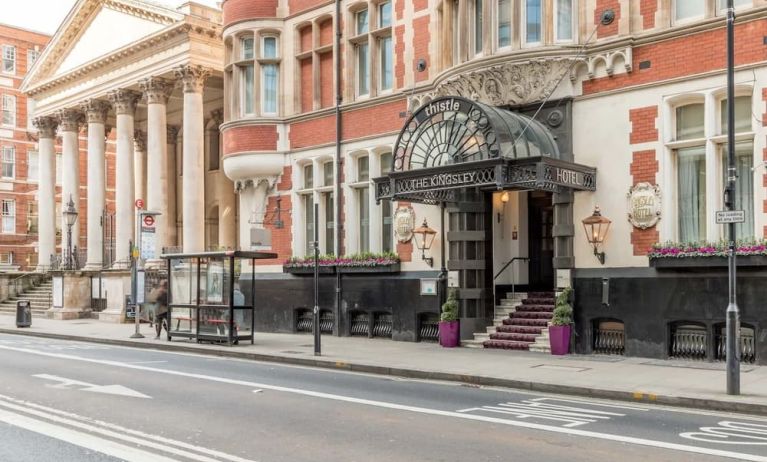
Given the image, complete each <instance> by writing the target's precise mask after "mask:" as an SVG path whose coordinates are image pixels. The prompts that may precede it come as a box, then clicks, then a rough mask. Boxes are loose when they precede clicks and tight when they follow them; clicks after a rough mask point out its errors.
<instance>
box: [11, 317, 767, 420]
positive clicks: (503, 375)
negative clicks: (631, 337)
mask: <svg viewBox="0 0 767 462" xmlns="http://www.w3.org/2000/svg"><path fill="white" fill-rule="evenodd" d="M141 330H142V332H143V334H144V335H145V336H146V338H144V339H131V338H130V335H131V334H132V333H133V332H134V331H135V327H134V326H133V325H132V324H113V323H105V322H101V321H98V320H92V319H79V320H73V321H57V320H52V319H44V318H34V319H33V321H32V326H31V327H29V328H17V327H16V326H15V317H13V316H9V315H0V332H1V333H7V334H18V335H32V336H40V337H48V338H58V339H65V340H77V341H86V342H96V343H103V344H111V345H122V346H132V347H139V348H155V349H163V350H170V351H178V352H189V353H199V354H208V355H217V356H227V357H234V358H241V359H252V360H261V361H273V362H280V363H286V364H296V365H305V366H314V367H324V368H334V369H345V370H352V371H359V372H367V373H374V374H386V375H396V376H402V377H411V378H419V379H427V380H448V381H459V382H464V383H468V384H476V385H486V386H500V387H509V388H516V389H524V390H531V391H545V392H553V393H564V394H572V395H579V396H590V397H598V398H609V399H620V400H627V401H635V402H644V403H657V404H667V405H675V406H686V407H694V408H701V409H709V410H722V411H732V412H746V413H751V414H760V415H767V367H764V366H753V365H746V364H744V365H742V366H741V395H739V396H730V395H727V394H726V392H725V390H726V375H725V365H724V364H723V363H704V362H685V361H675V360H668V361H664V360H656V359H648V358H625V357H620V356H603V355H588V356H584V355H567V356H553V355H549V354H545V353H532V352H522V351H506V350H482V349H472V348H442V347H440V346H439V345H437V344H435V343H426V342H423V343H412V342H394V341H391V340H386V339H368V338H360V337H333V336H330V335H323V336H322V355H321V356H314V354H313V352H314V344H313V337H312V336H311V335H310V334H274V333H259V332H257V333H256V340H255V344H254V345H251V344H250V343H249V342H245V343H240V344H239V345H236V346H227V345H211V344H204V343H203V344H198V343H196V342H194V341H190V340H186V339H174V340H173V341H171V342H168V341H167V340H165V337H164V336H163V337H162V338H161V339H159V340H155V339H154V331H153V329H151V328H150V327H149V325H147V324H142V326H141Z"/></svg>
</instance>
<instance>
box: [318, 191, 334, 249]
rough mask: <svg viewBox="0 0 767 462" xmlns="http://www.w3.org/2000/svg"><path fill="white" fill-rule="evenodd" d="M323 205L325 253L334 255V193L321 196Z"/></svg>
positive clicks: (325, 193)
mask: <svg viewBox="0 0 767 462" xmlns="http://www.w3.org/2000/svg"><path fill="white" fill-rule="evenodd" d="M321 197H322V203H323V205H324V206H325V207H324V209H325V220H324V224H323V226H324V227H325V249H324V250H325V253H334V250H333V249H334V246H333V236H334V234H335V233H334V229H335V226H334V222H333V211H334V203H333V193H332V192H324V193H322V195H321Z"/></svg>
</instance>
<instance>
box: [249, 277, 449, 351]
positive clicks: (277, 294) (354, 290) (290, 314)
mask: <svg viewBox="0 0 767 462" xmlns="http://www.w3.org/2000/svg"><path fill="white" fill-rule="evenodd" d="M437 276H438V272H433V273H432V272H410V273H400V274H385V273H384V274H344V275H343V276H342V279H341V285H342V292H341V297H342V303H341V309H340V313H339V312H338V310H337V305H336V276H335V275H322V276H321V277H320V304H319V306H320V310H322V311H324V310H329V311H331V312H333V313H334V318H335V325H336V328H335V331H336V334H337V335H340V336H348V335H350V332H349V327H350V323H351V314H353V313H362V312H364V313H368V314H369V315H370V316H371V318H372V316H373V315H374V314H377V313H378V314H381V313H385V314H391V315H392V339H393V340H400V341H410V342H414V341H418V340H419V338H418V319H419V316H422V315H424V314H432V315H433V316H436V315H438V313H439V306H438V305H439V303H438V301H437V297H436V296H434V295H421V293H420V292H421V283H420V279H421V278H437ZM241 281H242V282H241V283H240V284H241V286H244V288H243V292H244V293H245V296H246V297H249V296H250V275H249V274H245V275H243V277H242V279H241ZM245 281H247V282H245ZM255 287H256V305H255V320H256V332H257V333H258V332H281V333H292V332H295V331H296V314H297V312H298V311H299V310H305V309H309V310H311V309H312V308H313V307H314V281H313V278H312V276H311V275H306V276H304V275H301V276H296V275H292V274H281V273H275V274H257V275H256V286H255Z"/></svg>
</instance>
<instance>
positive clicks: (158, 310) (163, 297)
mask: <svg viewBox="0 0 767 462" xmlns="http://www.w3.org/2000/svg"><path fill="white" fill-rule="evenodd" d="M150 301H152V302H153V303H154V306H155V308H154V314H155V318H154V328H155V332H156V333H157V336H156V337H155V339H158V338H160V333H162V328H163V326H165V333H169V332H168V281H167V279H163V280H162V281H160V284H159V285H158V286H157V287H156V288H155V289H154V290H152V292H151V294H150Z"/></svg>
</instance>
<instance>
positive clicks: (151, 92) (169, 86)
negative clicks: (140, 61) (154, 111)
mask: <svg viewBox="0 0 767 462" xmlns="http://www.w3.org/2000/svg"><path fill="white" fill-rule="evenodd" d="M174 85H175V84H174V83H173V82H171V81H170V80H166V79H163V78H161V77H150V78H148V79H144V80H141V81H140V82H139V83H138V86H139V88H140V89H141V91H142V92H143V93H144V98H146V102H147V104H167V103H168V97H170V94H171V92H173V87H174Z"/></svg>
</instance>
